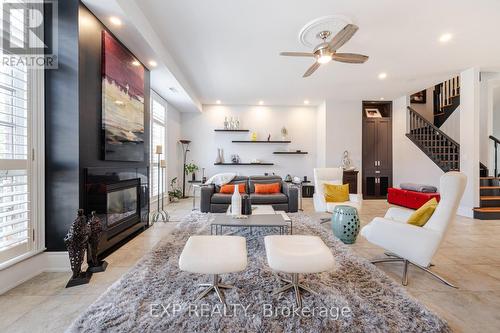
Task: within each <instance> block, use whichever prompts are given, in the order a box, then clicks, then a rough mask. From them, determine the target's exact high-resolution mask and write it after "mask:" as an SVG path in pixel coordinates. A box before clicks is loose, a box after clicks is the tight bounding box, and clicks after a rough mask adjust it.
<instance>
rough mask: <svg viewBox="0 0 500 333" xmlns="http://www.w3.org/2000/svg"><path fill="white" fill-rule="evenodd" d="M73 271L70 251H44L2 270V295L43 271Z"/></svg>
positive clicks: (0, 274) (0, 279) (0, 286)
mask: <svg viewBox="0 0 500 333" xmlns="http://www.w3.org/2000/svg"><path fill="white" fill-rule="evenodd" d="M68 271H71V267H70V264H69V258H68V252H42V253H39V254H36V255H34V256H32V257H29V258H27V259H26V260H23V261H20V262H18V263H16V264H14V265H12V266H10V267H8V268H5V269H2V270H1V271H0V281H2V283H1V285H0V295H2V294H3V293H5V292H7V291H9V290H10V289H12V288H14V287H16V286H18V285H20V284H21V283H24V282H26V281H28V280H29V279H31V278H33V277H35V276H37V275H38V274H41V273H43V272H68Z"/></svg>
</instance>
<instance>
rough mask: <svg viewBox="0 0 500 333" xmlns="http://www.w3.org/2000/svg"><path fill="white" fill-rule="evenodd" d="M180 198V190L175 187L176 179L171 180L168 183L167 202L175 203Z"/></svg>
mask: <svg viewBox="0 0 500 333" xmlns="http://www.w3.org/2000/svg"><path fill="white" fill-rule="evenodd" d="M180 198H182V190H181V188H180V187H179V186H177V177H174V178H172V180H171V181H170V190H169V191H168V200H169V201H170V202H177V201H179V199H180Z"/></svg>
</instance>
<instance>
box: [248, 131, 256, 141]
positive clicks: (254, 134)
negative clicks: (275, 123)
mask: <svg viewBox="0 0 500 333" xmlns="http://www.w3.org/2000/svg"><path fill="white" fill-rule="evenodd" d="M250 140H252V141H257V132H252V135H251V136H250Z"/></svg>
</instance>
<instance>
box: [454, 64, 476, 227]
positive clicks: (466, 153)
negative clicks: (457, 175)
mask: <svg viewBox="0 0 500 333" xmlns="http://www.w3.org/2000/svg"><path fill="white" fill-rule="evenodd" d="M479 96H480V83H479V71H478V70H477V69H476V68H470V69H468V70H465V71H463V72H462V73H460V171H461V172H463V173H465V174H466V175H467V186H466V188H465V193H464V196H463V198H462V202H461V203H460V209H459V213H460V214H461V215H465V216H470V217H472V215H473V214H472V208H474V207H477V206H479V142H480V139H479V137H480V124H479V123H480V120H479V119H480V118H479V109H480V107H479V106H480V101H479Z"/></svg>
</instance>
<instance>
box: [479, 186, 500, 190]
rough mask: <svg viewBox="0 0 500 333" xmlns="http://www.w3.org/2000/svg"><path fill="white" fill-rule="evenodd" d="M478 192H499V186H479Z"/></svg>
mask: <svg viewBox="0 0 500 333" xmlns="http://www.w3.org/2000/svg"><path fill="white" fill-rule="evenodd" d="M479 189H480V190H500V186H479Z"/></svg>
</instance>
